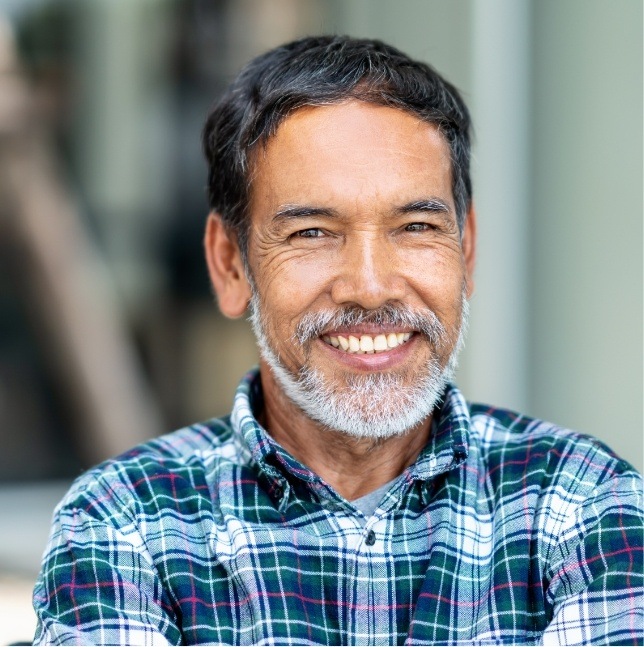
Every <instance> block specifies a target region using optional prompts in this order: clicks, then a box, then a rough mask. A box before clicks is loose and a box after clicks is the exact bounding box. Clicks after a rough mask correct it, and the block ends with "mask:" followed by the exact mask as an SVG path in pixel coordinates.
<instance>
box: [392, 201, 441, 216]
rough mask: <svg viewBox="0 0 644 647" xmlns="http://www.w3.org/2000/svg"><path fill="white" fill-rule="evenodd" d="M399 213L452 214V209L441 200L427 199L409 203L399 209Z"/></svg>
mask: <svg viewBox="0 0 644 647" xmlns="http://www.w3.org/2000/svg"><path fill="white" fill-rule="evenodd" d="M397 211H398V213H403V214H404V213H415V212H418V211H429V212H431V213H445V214H448V213H450V211H451V209H450V208H449V206H448V205H447V203H445V202H443V200H441V199H440V198H427V199H426V200H416V201H414V202H409V203H408V204H406V205H403V206H402V207H400V208H399V209H397Z"/></svg>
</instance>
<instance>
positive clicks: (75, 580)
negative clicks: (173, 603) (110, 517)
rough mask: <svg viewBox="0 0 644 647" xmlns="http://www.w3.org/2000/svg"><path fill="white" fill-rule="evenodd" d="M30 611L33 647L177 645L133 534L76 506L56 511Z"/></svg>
mask: <svg viewBox="0 0 644 647" xmlns="http://www.w3.org/2000/svg"><path fill="white" fill-rule="evenodd" d="M34 607H35V610H36V615H37V618H38V626H37V629H36V635H35V638H34V644H54V645H62V644H66V645H68V644H91V645H105V644H112V645H168V644H179V643H180V642H181V635H180V631H179V630H178V628H177V627H176V625H175V624H174V622H173V614H172V610H171V608H170V604H169V601H168V599H167V595H166V594H165V593H164V591H163V589H162V586H161V581H160V579H159V576H158V573H157V571H156V569H155V567H154V565H153V563H152V558H151V557H150V555H149V552H148V551H147V549H146V548H145V545H144V543H143V540H142V539H141V535H140V534H139V532H138V529H137V528H136V527H135V526H134V524H129V525H126V526H123V527H121V528H116V527H114V526H113V525H111V524H109V523H107V522H105V521H104V520H102V519H99V518H97V517H94V516H92V515H91V514H89V513H88V512H86V511H85V510H82V509H79V508H74V507H62V508H60V509H59V510H58V511H57V512H56V515H55V519H54V525H53V528H52V531H51V535H50V539H49V543H48V546H47V550H46V556H45V560H44V563H43V568H42V571H41V573H40V576H39V578H38V582H37V583H36V588H35V591H34Z"/></svg>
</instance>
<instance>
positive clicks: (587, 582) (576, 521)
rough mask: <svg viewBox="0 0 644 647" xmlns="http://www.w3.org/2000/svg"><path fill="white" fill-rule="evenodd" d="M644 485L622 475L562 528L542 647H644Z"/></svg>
mask: <svg viewBox="0 0 644 647" xmlns="http://www.w3.org/2000/svg"><path fill="white" fill-rule="evenodd" d="M643 542H644V524H643V519H642V480H641V478H640V477H639V476H638V475H637V474H634V473H633V472H626V473H622V474H621V475H619V476H616V477H615V478H612V479H610V480H609V481H607V482H605V483H604V484H603V485H602V486H600V487H598V488H597V490H596V491H595V493H594V496H592V497H591V498H589V499H587V500H586V501H585V502H584V503H583V505H581V506H580V507H579V508H578V509H577V510H576V512H575V514H574V515H572V516H571V518H570V519H569V521H568V523H567V524H566V526H565V528H564V530H563V532H562V534H561V539H560V542H559V544H558V545H557V546H556V548H555V549H554V551H553V555H552V557H551V559H550V568H549V570H548V571H547V573H546V577H547V579H548V582H549V584H548V588H547V592H546V595H547V600H548V602H549V603H550V604H552V606H553V620H552V622H551V623H550V624H549V625H548V627H547V629H546V631H545V633H544V634H543V637H542V644H544V645H641V644H644V627H643V625H644V620H643V616H644V599H643V598H644V595H643V581H642V580H643V573H644V563H643V555H642V549H643Z"/></svg>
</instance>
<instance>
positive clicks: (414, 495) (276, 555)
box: [34, 372, 643, 645]
mask: <svg viewBox="0 0 644 647" xmlns="http://www.w3.org/2000/svg"><path fill="white" fill-rule="evenodd" d="M261 407H262V392H261V386H260V380H259V377H258V375H257V373H256V372H252V373H250V374H249V375H248V376H247V377H246V378H245V379H244V380H243V381H242V383H241V385H240V387H239V389H238V391H237V395H236V397H235V404H234V408H233V412H232V416H231V417H227V418H223V419H219V420H211V421H210V422H207V423H205V424H199V425H193V426H191V427H188V428H186V429H182V430H180V431H177V432H175V433H173V434H169V435H167V436H164V437H161V438H158V439H155V440H153V441H151V442H148V443H146V444H144V445H142V446H140V447H138V448H136V449H134V450H133V451H131V452H129V453H127V454H125V455H124V456H121V457H119V458H117V459H115V460H111V461H108V462H106V463H103V464H102V465H100V466H98V467H97V468H95V469H93V470H91V471H90V472H88V473H86V474H85V475H84V476H82V477H81V478H80V479H79V480H78V481H77V482H76V483H75V485H74V486H73V487H72V489H71V490H70V492H69V493H68V494H67V496H66V497H65V499H64V500H63V501H62V503H61V504H60V505H59V506H58V508H57V509H56V512H55V515H54V523H53V528H52V531H51V535H50V539H49V543H48V546H47V549H46V552H45V557H44V563H43V567H42V572H41V574H40V577H39V579H38V582H37V584H36V589H35V593H34V604H35V608H36V612H37V615H38V628H37V633H36V637H35V642H36V643H37V644H44V643H48V644H67V645H69V644H121V645H125V644H146V645H166V644H172V645H179V644H203V643H215V644H235V645H250V644H252V645H313V644H314V645H351V644H353V645H395V644H414V645H430V644H431V645H435V644H439V645H455V644H464V645H471V644H481V645H482V644H497V645H498V644H522V645H524V644H547V645H552V644H569V645H580V644H593V645H599V644H611V645H616V644H623V645H626V644H629V645H634V644H642V641H643V637H642V614H643V611H642V610H643V601H642V572H643V564H642V543H643V531H642V503H641V495H642V483H641V479H640V477H639V476H638V474H637V473H636V472H635V471H634V470H633V469H632V468H631V467H630V466H629V465H628V464H627V463H626V462H624V461H622V460H620V459H619V458H617V457H616V456H615V455H614V454H612V453H611V452H610V451H609V450H608V449H607V448H606V447H604V446H603V445H602V444H600V443H599V442H597V441H596V440H593V439H592V438H589V437H587V436H582V435H579V434H575V433H572V432H570V431H566V430H562V429H560V428H557V427H554V426H552V425H550V424H547V423H544V422H541V421H538V420H533V419H529V418H526V417H522V416H519V415H517V414H514V413H511V412H508V411H501V410H496V409H491V408H488V407H483V406H480V405H469V404H467V403H466V402H465V401H464V399H463V397H462V396H461V394H460V392H459V391H458V390H457V389H456V388H455V387H449V388H448V390H447V391H446V393H445V396H444V398H443V402H442V404H441V406H440V408H439V409H437V410H436V412H435V426H434V430H435V433H433V434H432V437H431V439H430V441H429V443H428V445H427V446H426V448H425V449H424V450H423V451H422V453H421V454H420V455H419V456H418V459H417V461H416V462H415V463H414V464H413V465H412V466H410V467H409V468H407V469H406V470H405V471H404V472H403V474H401V475H400V477H399V478H398V479H397V480H396V481H395V482H394V483H393V484H392V485H391V487H390V488H389V489H388V491H386V492H385V494H384V495H383V498H382V500H381V501H380V504H379V506H378V507H377V508H376V510H375V512H374V514H373V515H372V516H371V517H369V518H365V517H364V516H363V515H362V513H361V512H360V511H359V510H358V509H357V508H356V507H355V506H354V505H352V504H351V503H350V502H349V501H347V500H345V499H343V498H342V497H341V496H340V495H339V494H338V493H336V492H335V491H334V490H333V489H332V488H331V487H330V486H329V485H327V484H326V483H325V482H324V481H323V480H322V479H321V478H320V477H319V476H317V475H316V474H314V473H313V472H311V471H310V470H309V469H308V468H307V467H306V466H305V465H303V464H301V463H300V462H298V461H297V460H296V459H295V458H294V457H293V456H291V455H290V454H288V453H287V452H286V451H285V450H284V449H282V448H281V447H280V446H279V445H278V444H277V443H276V442H275V441H274V440H273V439H272V438H271V437H270V436H269V435H268V434H267V433H266V431H265V430H264V429H262V427H261V426H260V425H259V423H258V422H257V420H256V417H255V415H254V414H253V412H258V411H259V410H260V409H261Z"/></svg>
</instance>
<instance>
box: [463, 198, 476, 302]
mask: <svg viewBox="0 0 644 647" xmlns="http://www.w3.org/2000/svg"><path fill="white" fill-rule="evenodd" d="M461 248H462V250H463V259H464V260H465V289H466V292H467V298H468V299H469V298H470V297H471V296H472V294H473V293H474V266H475V264H476V209H475V208H474V204H473V203H472V204H470V208H469V209H468V211H467V215H466V218H465V224H464V230H463V238H462V241H461Z"/></svg>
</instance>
